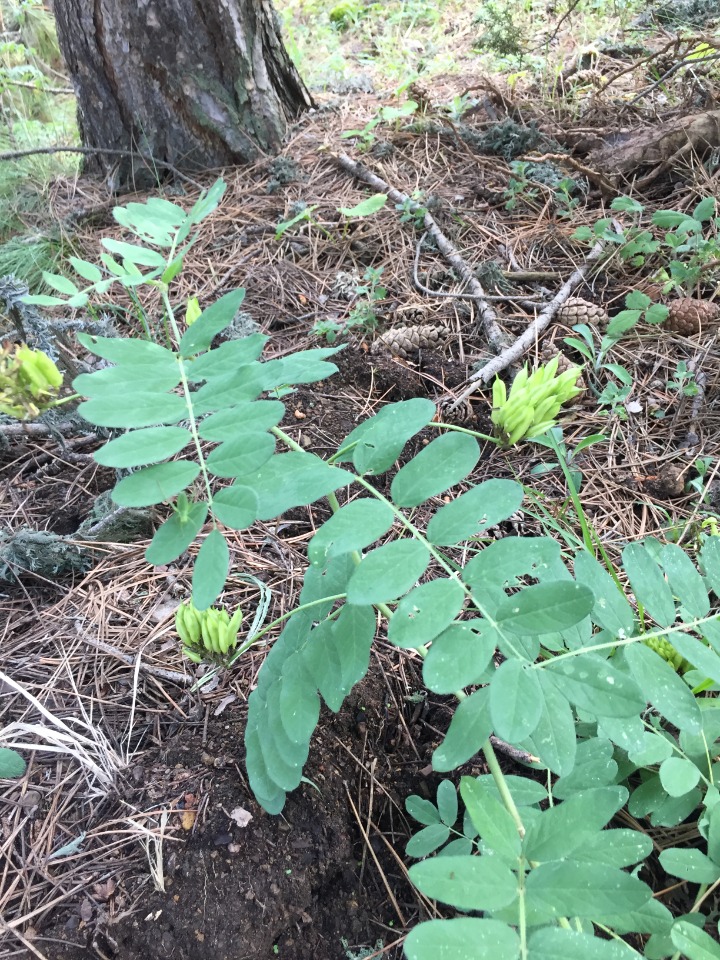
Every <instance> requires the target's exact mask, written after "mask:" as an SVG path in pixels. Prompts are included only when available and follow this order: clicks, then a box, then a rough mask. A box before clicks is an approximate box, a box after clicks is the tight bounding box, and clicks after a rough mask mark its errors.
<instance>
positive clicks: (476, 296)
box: [335, 153, 506, 353]
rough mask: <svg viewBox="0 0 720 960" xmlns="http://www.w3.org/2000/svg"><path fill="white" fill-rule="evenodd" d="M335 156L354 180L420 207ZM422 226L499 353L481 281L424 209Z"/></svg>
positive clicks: (501, 339) (499, 335)
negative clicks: (459, 280)
mask: <svg viewBox="0 0 720 960" xmlns="http://www.w3.org/2000/svg"><path fill="white" fill-rule="evenodd" d="M335 159H336V160H337V162H338V163H339V164H340V166H341V167H342V168H343V169H344V170H347V171H348V173H351V174H352V175H353V176H354V177H357V179H358V180H362V181H363V183H367V184H368V186H370V187H374V189H375V190H378V191H379V192H381V193H385V194H387V196H388V197H390V199H391V200H392V201H393V202H394V203H398V204H407V205H408V207H409V208H410V210H419V209H422V205H421V204H419V203H415V201H414V200H412V199H411V198H410V197H408V195H407V194H406V193H402V192H401V191H400V190H396V189H395V188H394V187H391V186H390V185H389V184H387V183H385V181H384V180H381V179H380V177H378V176H376V175H375V174H374V173H371V172H370V171H369V170H368V169H367V168H366V167H363V166H362V165H361V164H359V163H357V161H355V160H353V159H352V158H351V157H348V155H347V154H345V153H339V154H335ZM425 229H426V230H427V232H428V233H429V234H430V236H431V237H432V238H433V240H434V241H435V243H436V244H437V246H438V249H439V250H440V252H441V253H442V255H443V256H444V257H445V259H446V260H447V261H448V263H450V264H451V265H452V266H453V267H454V269H455V270H456V271H457V273H458V274H459V276H460V277H461V278H462V279H463V280H464V281H465V284H466V286H467V289H468V290H469V291H470V294H471V296H472V300H473V303H474V304H475V306H476V308H477V311H478V314H479V316H480V325H481V327H482V329H483V332H484V333H485V336H486V338H487V342H488V344H489V346H490V349H491V350H492V351H493V353H499V352H500V351H501V350H502V349H503V347H504V346H505V343H506V339H505V336H504V335H503V332H502V330H501V329H500V327H499V326H498V322H497V314H496V313H495V311H494V310H493V308H492V307H491V306H490V304H489V303H488V301H487V299H486V295H485V291H484V290H483V287H482V285H481V284H480V283H479V282H478V280H477V278H476V277H475V274H474V273H473V272H472V270H471V269H470V267H469V266H468V265H467V263H465V261H464V260H463V258H462V257H461V256H460V253H459V251H458V249H457V247H455V245H454V244H453V243H451V242H450V240H448V238H447V237H446V236H445V234H444V233H443V232H442V231H441V230H440V228H439V227H438V225H437V223H436V222H435V220H434V218H433V216H432V214H430V213H428V212H427V211H426V212H425Z"/></svg>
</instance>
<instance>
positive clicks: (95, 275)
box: [68, 257, 103, 283]
mask: <svg viewBox="0 0 720 960" xmlns="http://www.w3.org/2000/svg"><path fill="white" fill-rule="evenodd" d="M68 260H69V261H70V264H71V266H72V268H73V270H74V271H75V273H77V274H78V275H79V276H81V277H82V278H83V280H87V281H88V282H89V283H100V281H101V280H102V277H103V275H102V272H101V271H100V270H98V268H97V267H96V266H95V264H94V263H88V261H87V260H80V259H79V258H78V257H68Z"/></svg>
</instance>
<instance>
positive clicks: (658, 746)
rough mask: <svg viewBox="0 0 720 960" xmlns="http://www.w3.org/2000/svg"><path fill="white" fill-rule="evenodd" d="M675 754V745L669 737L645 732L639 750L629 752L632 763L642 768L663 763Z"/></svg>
mask: <svg viewBox="0 0 720 960" xmlns="http://www.w3.org/2000/svg"><path fill="white" fill-rule="evenodd" d="M672 753H673V745H672V743H671V742H670V739H669V738H668V737H664V736H661V735H660V734H656V733H650V732H649V731H648V732H645V733H643V736H642V739H641V742H640V744H639V746H638V747H637V749H634V750H628V757H629V758H630V760H631V762H632V763H634V764H636V765H637V766H641V767H649V766H653V765H654V764H656V763H662V762H663V760H667V759H668V757H671V756H672Z"/></svg>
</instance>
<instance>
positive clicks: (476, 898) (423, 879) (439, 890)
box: [409, 857, 518, 911]
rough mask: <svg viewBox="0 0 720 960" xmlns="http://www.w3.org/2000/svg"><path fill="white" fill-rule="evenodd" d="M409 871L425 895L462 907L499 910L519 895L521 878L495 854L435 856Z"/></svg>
mask: <svg viewBox="0 0 720 960" xmlns="http://www.w3.org/2000/svg"><path fill="white" fill-rule="evenodd" d="M409 873H410V879H411V880H412V882H413V883H414V884H415V886H416V887H417V888H418V890H420V892H421V893H424V894H425V896H427V897H431V898H432V899H433V900H440V901H441V902H442V903H448V904H450V906H451V907H458V908H459V909H460V910H485V911H487V910H499V909H500V908H501V907H506V906H508V905H509V904H511V903H512V902H513V901H514V900H516V899H517V895H518V882H517V877H516V876H515V874H514V873H513V872H512V870H510V869H509V868H508V867H507V866H506V865H505V864H504V863H500V862H499V861H498V860H497V859H495V858H493V857H433V859H432V860H425V861H424V862H423V863H416V864H414V865H413V866H412V867H410V871H409Z"/></svg>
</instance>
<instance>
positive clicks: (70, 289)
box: [42, 270, 80, 297]
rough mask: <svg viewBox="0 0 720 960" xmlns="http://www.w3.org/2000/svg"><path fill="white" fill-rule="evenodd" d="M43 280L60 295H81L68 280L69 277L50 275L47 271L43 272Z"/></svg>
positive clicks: (56, 274)
mask: <svg viewBox="0 0 720 960" xmlns="http://www.w3.org/2000/svg"><path fill="white" fill-rule="evenodd" d="M42 276H43V280H44V281H45V283H46V284H47V285H48V286H49V287H53V289H55V290H57V291H58V292H59V293H65V294H68V295H69V296H71V297H72V296H75V294H77V293H80V291H79V290H78V288H77V287H76V286H75V284H74V283H73V282H72V280H68V278H67V277H63V276H61V275H60V274H58V273H48V271H47V270H43V272H42Z"/></svg>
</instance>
